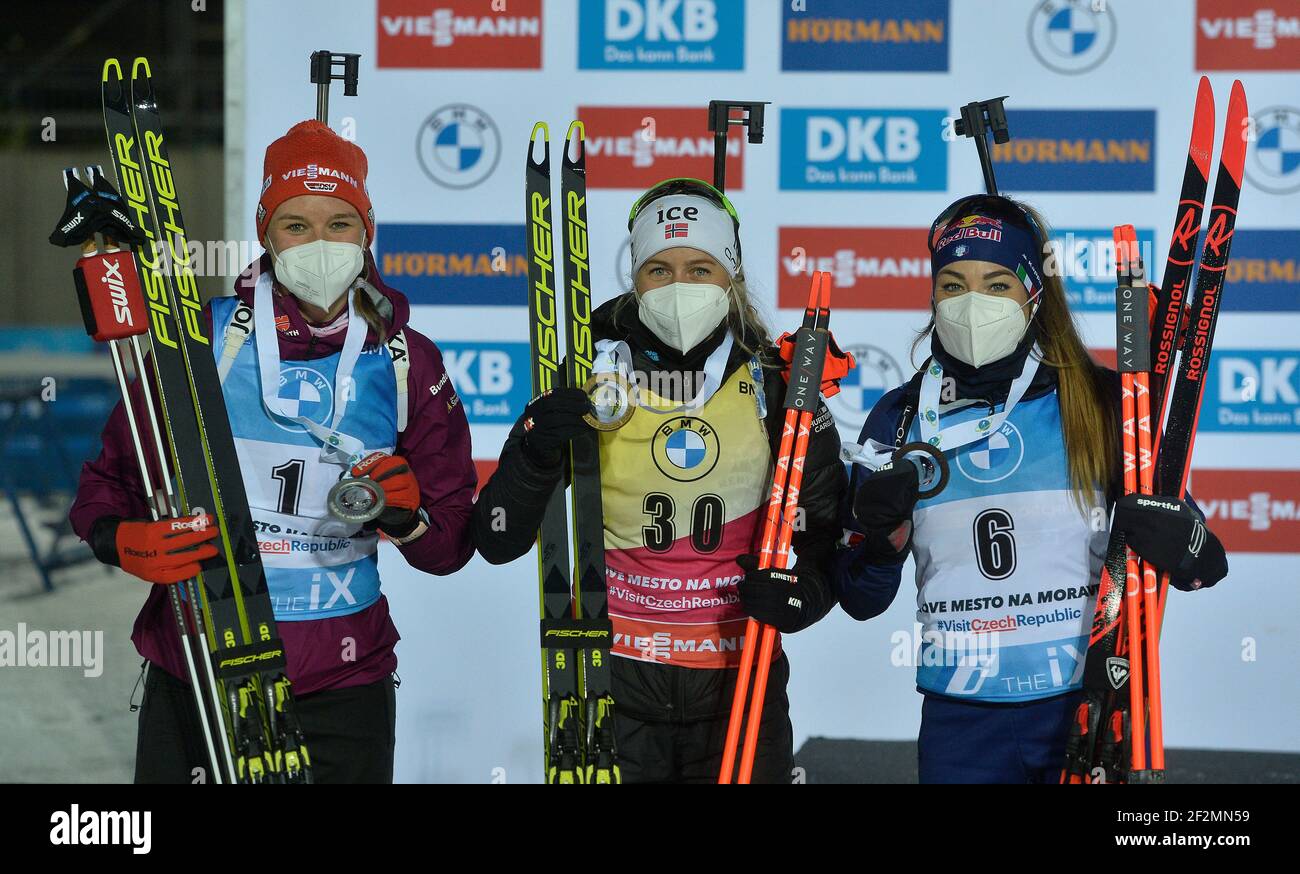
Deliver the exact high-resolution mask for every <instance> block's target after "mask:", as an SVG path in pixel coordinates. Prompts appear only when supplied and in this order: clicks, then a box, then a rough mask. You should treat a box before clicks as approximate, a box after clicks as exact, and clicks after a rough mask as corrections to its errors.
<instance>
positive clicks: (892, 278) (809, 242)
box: [777, 227, 930, 310]
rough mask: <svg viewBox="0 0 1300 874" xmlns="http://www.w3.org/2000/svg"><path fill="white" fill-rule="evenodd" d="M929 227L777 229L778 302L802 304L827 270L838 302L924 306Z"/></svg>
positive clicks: (885, 306) (871, 306) (927, 285)
mask: <svg viewBox="0 0 1300 874" xmlns="http://www.w3.org/2000/svg"><path fill="white" fill-rule="evenodd" d="M928 233H929V231H928V229H926V228H798V227H788V228H787V227H783V228H780V229H779V230H778V231H777V238H778V242H777V251H778V252H780V253H782V254H781V255H780V257H779V263H778V265H777V276H778V285H777V306H779V307H782V308H787V309H799V308H801V307H803V306H804V304H805V302H806V301H807V299H808V278H809V277H810V276H811V275H812V273H813V271H814V270H825V271H827V272H829V273H830V274H831V275H832V276H833V277H834V280H835V306H836V307H842V308H845V309H871V310H924V309H926V308H927V307H928V306H929V300H930V250H929V248H928V247H927V246H926V236H927V234H928Z"/></svg>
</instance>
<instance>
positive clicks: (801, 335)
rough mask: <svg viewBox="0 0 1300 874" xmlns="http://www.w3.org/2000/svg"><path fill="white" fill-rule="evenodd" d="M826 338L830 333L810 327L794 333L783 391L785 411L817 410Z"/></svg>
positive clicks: (824, 360)
mask: <svg viewBox="0 0 1300 874" xmlns="http://www.w3.org/2000/svg"><path fill="white" fill-rule="evenodd" d="M829 338H830V333H829V332H827V331H817V330H814V329H812V328H800V329H799V331H798V332H797V333H796V334H795V335H794V354H793V356H792V358H791V359H790V382H789V384H788V385H787V386H786V390H785V408H786V409H787V410H799V411H800V412H810V413H811V412H813V411H814V410H816V409H817V400H818V398H819V397H820V390H821V384H822V370H823V369H824V365H825V363H826V345H827V342H828V340H829Z"/></svg>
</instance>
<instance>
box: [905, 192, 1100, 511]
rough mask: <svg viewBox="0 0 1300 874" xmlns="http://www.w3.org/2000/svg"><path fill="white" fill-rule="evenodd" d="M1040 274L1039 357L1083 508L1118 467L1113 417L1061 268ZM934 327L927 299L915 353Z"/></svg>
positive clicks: (1046, 232) (1045, 234) (1037, 217)
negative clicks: (1052, 389) (1052, 387)
mask: <svg viewBox="0 0 1300 874" xmlns="http://www.w3.org/2000/svg"><path fill="white" fill-rule="evenodd" d="M1003 196H1004V197H1005V195H1003ZM1007 199H1008V200H1010V199H1011V198H1007ZM1013 202H1015V203H1017V204H1018V205H1019V206H1020V208H1021V209H1023V210H1024V211H1025V212H1026V213H1028V214H1029V215H1030V216H1031V217H1032V218H1033V219H1034V221H1035V222H1036V223H1037V225H1038V227H1039V228H1040V229H1041V231H1042V236H1041V239H1042V240H1043V241H1046V240H1049V239H1050V238H1051V229H1050V228H1049V227H1048V225H1047V222H1046V221H1045V220H1044V219H1043V217H1042V215H1041V214H1040V213H1039V212H1038V211H1037V210H1036V209H1034V208H1033V207H1031V206H1029V205H1028V204H1025V203H1019V202H1018V201H1013ZM1045 245H1046V243H1045V242H1044V246H1045ZM1042 276H1043V290H1042V293H1041V294H1040V295H1039V299H1038V309H1037V310H1036V311H1035V313H1034V319H1036V320H1037V330H1038V346H1039V348H1040V349H1041V350H1042V352H1043V363H1044V364H1047V365H1049V366H1050V367H1052V368H1053V369H1055V371H1056V377H1057V389H1056V394H1057V404H1058V406H1059V408H1060V411H1061V433H1062V436H1063V437H1064V438H1065V455H1066V459H1067V463H1068V465H1069V469H1070V491H1071V492H1072V494H1073V497H1074V502H1075V504H1076V505H1077V506H1078V507H1079V508H1080V509H1081V510H1083V511H1084V512H1087V511H1088V510H1089V509H1090V508H1091V507H1093V506H1094V503H1095V495H1096V491H1097V489H1099V488H1100V489H1101V490H1102V491H1103V492H1105V491H1106V490H1108V489H1109V488H1110V486H1111V484H1112V483H1113V482H1114V479H1115V476H1116V474H1117V473H1118V460H1119V438H1118V437H1117V436H1116V433H1115V432H1116V429H1117V427H1118V419H1117V416H1116V413H1115V407H1114V399H1113V393H1112V391H1111V388H1110V385H1109V382H1110V377H1109V374H1108V373H1107V372H1106V370H1105V369H1104V368H1102V367H1101V366H1100V365H1098V364H1097V363H1096V362H1094V361H1093V360H1092V357H1091V356H1090V355H1089V354H1088V349H1087V347H1085V346H1084V345H1083V340H1081V339H1080V338H1079V330H1078V326H1077V325H1075V322H1074V316H1073V314H1071V312H1070V304H1069V301H1068V300H1067V299H1066V297H1065V286H1064V284H1063V283H1062V282H1061V276H1060V271H1059V270H1058V269H1050V270H1049V269H1043V270H1042ZM933 330H934V304H933V302H932V303H931V306H930V321H929V323H928V324H927V325H926V326H925V328H924V329H923V330H922V331H921V332H920V334H919V335H918V336H917V338H916V341H915V342H914V343H913V344H912V352H913V354H914V355H915V353H916V350H917V348H918V347H919V346H920V345H921V343H922V342H923V341H924V340H925V339H926V338H927V337H929V336H930V333H931V332H932V331H933Z"/></svg>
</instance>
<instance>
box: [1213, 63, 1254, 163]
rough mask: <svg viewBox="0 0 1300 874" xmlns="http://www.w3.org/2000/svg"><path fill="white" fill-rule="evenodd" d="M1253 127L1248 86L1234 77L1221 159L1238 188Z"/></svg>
mask: <svg viewBox="0 0 1300 874" xmlns="http://www.w3.org/2000/svg"><path fill="white" fill-rule="evenodd" d="M1234 126H1235V127H1236V130H1235V131H1234V130H1233V127H1234ZM1252 128H1253V125H1252V123H1251V118H1250V108H1249V107H1248V106H1247V105H1246V87H1245V86H1244V85H1242V84H1241V80H1240V79H1234V80H1233V82H1232V94H1231V95H1230V96H1229V97H1228V126H1227V128H1226V129H1225V130H1224V131H1223V154H1222V155H1221V156H1220V158H1219V160H1220V161H1221V162H1222V163H1223V167H1224V169H1226V170H1227V171H1228V173H1229V174H1230V175H1231V176H1232V181H1233V182H1235V183H1237V187H1238V188H1240V187H1241V175H1242V172H1243V171H1244V170H1245V167H1246V143H1247V142H1248V141H1249V140H1250V138H1251V136H1252V135H1253V130H1252Z"/></svg>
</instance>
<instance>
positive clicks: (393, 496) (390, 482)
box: [352, 452, 423, 540]
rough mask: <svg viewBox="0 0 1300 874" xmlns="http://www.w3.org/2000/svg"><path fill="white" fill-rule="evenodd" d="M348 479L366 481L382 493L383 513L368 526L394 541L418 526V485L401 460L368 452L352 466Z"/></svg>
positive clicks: (405, 536) (409, 468)
mask: <svg viewBox="0 0 1300 874" xmlns="http://www.w3.org/2000/svg"><path fill="white" fill-rule="evenodd" d="M352 475H353V476H364V477H368V478H369V479H372V480H374V481H375V482H377V483H379V485H380V486H382V487H383V489H384V509H383V512H381V513H380V514H379V518H378V519H376V520H375V521H374V522H373V523H371V524H372V525H374V526H375V527H376V528H378V529H379V530H380V531H382V532H384V533H385V534H387V535H388V536H389V537H391V538H393V539H394V540H403V539H405V538H407V537H409V536H410V535H411V534H412V533H413V532H414V531H415V529H416V528H418V527H419V526H420V523H421V522H422V521H423V520H422V519H421V518H420V516H419V514H418V510H419V509H420V483H419V480H417V479H416V478H415V474H414V473H412V472H411V466H410V465H409V464H407V463H406V459H405V458H402V456H400V455H388V454H386V453H383V452H372V453H370V454H369V455H367V456H366V457H365V458H363V459H361V460H360V461H358V462H357V463H356V464H355V465H353V466H352Z"/></svg>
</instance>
